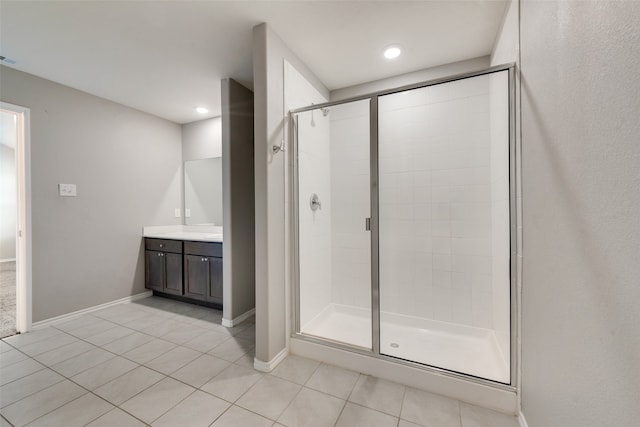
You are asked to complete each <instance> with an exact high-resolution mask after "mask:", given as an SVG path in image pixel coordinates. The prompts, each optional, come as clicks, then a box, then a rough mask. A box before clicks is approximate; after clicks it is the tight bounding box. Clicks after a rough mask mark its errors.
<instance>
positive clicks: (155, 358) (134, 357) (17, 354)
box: [0, 297, 518, 427]
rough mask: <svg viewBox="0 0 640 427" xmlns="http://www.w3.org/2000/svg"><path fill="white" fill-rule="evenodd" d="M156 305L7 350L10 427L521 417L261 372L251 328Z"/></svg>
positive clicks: (360, 385)
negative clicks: (256, 365)
mask: <svg viewBox="0 0 640 427" xmlns="http://www.w3.org/2000/svg"><path fill="white" fill-rule="evenodd" d="M220 321H221V313H220V311H218V310H213V309H208V308H203V307H198V306H195V305H191V304H185V303H181V302H177V301H172V300H167V299H163V298H158V297H151V298H146V299H143V300H139V301H137V302H134V303H129V304H121V305H117V306H113V307H109V308H106V309H103V310H100V311H96V312H92V313H91V314H86V315H83V316H81V317H78V318H76V319H73V320H71V321H67V322H64V323H58V324H55V325H53V326H49V327H47V328H44V329H39V330H37V331H34V332H30V333H27V334H23V335H16V336H13V337H10V338H7V339H5V340H2V341H0V408H1V409H0V414H1V415H2V417H0V427H4V426H11V425H14V426H22V425H29V426H49V427H51V426H65V427H71V426H85V425H86V426H92V427H96V426H117V427H127V426H145V425H152V426H180V427H190V426H213V427H226V426H229V427H252V426H287V427H304V426H341V427H356V426H366V427H375V426H399V427H400V426H401V427H410V426H428V427H449V426H455V427H517V426H518V422H517V420H516V418H515V417H511V416H507V415H504V414H500V413H496V412H492V411H489V410H486V409H482V408H479V407H475V406H472V405H468V404H465V403H462V402H458V401H456V400H452V399H448V398H445V397H442V396H438V395H434V394H431V393H426V392H423V391H420V390H416V389H413V388H410V387H405V386H403V385H401V384H396V383H392V382H389V381H385V380H381V379H379V378H376V377H371V376H367V375H362V374H359V373H357V372H353V371H348V370H345V369H342V368H338V367H335V366H331V365H326V364H322V363H319V362H317V361H314V360H309V359H304V358H300V357H297V356H289V357H287V358H286V359H285V360H284V361H283V362H282V363H281V364H280V365H279V366H278V367H277V368H276V369H274V371H273V372H272V373H270V374H263V373H261V372H258V371H256V370H254V369H253V346H254V344H253V343H254V341H255V337H254V334H255V327H254V324H253V319H250V320H248V321H246V322H244V323H243V324H241V325H239V326H237V327H235V328H232V329H229V328H225V327H223V326H221V325H220Z"/></svg>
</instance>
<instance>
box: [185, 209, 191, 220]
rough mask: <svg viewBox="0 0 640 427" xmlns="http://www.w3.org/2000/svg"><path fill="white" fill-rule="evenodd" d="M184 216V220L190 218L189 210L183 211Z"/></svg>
mask: <svg viewBox="0 0 640 427" xmlns="http://www.w3.org/2000/svg"><path fill="white" fill-rule="evenodd" d="M184 216H185V218H191V209H185V210H184Z"/></svg>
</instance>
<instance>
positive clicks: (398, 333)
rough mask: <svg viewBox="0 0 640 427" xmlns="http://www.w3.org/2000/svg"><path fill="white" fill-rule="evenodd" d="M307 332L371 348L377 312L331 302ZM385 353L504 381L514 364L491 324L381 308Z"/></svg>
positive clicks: (304, 331)
mask: <svg viewBox="0 0 640 427" xmlns="http://www.w3.org/2000/svg"><path fill="white" fill-rule="evenodd" d="M302 332H303V333H305V334H308V335H313V336H316V337H320V338H325V339H330V340H333V341H338V342H342V343H346V344H350V345H355V346H358V347H363V348H367V349H371V312H370V311H369V310H367V309H363V308H360V307H353V306H346V305H340V304H329V305H328V306H327V307H326V308H325V309H324V310H323V311H322V312H320V314H318V315H317V316H316V317H315V318H314V319H312V320H311V321H310V322H308V323H307V324H306V325H305V326H304V327H303V328H302ZM380 353H382V354H385V355H387V356H393V357H397V358H400V359H404V360H410V361H413V362H418V363H422V364H425V365H429V366H434V367H438V368H443V369H448V370H451V371H455V372H460V373H464V374H468V375H473V376H476V377H480V378H486V379H489V380H493V381H498V382H502V383H508V382H509V366H508V364H507V362H506V360H505V357H504V356H503V354H502V351H501V350H500V347H499V345H498V341H497V339H496V336H495V333H494V332H493V331H492V330H490V329H482V328H475V327H471V326H465V325H459V324H453V323H448V322H440V321H435V320H430V319H423V318H419V317H411V316H404V315H400V314H396V313H386V312H382V313H380Z"/></svg>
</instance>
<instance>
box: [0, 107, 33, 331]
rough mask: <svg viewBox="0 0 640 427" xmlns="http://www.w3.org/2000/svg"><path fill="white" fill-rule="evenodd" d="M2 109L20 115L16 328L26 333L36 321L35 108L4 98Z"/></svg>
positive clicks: (17, 152) (18, 138)
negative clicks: (33, 242) (32, 192)
mask: <svg viewBox="0 0 640 427" xmlns="http://www.w3.org/2000/svg"><path fill="white" fill-rule="evenodd" d="M0 109H2V110H6V111H10V112H12V113H14V114H16V116H17V123H16V125H17V126H16V131H17V134H18V135H17V139H16V154H15V159H16V180H17V186H18V188H17V198H18V200H17V208H18V209H17V210H18V212H17V217H16V220H17V221H16V331H17V332H18V333H24V332H28V331H30V330H31V325H32V320H33V317H32V287H31V285H32V282H31V280H32V274H31V273H32V271H31V270H32V251H31V248H32V238H31V230H32V228H31V120H30V119H31V110H30V109H29V108H26V107H21V106H19V105H14V104H9V103H7V102H0Z"/></svg>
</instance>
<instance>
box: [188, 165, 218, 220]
mask: <svg viewBox="0 0 640 427" xmlns="http://www.w3.org/2000/svg"><path fill="white" fill-rule="evenodd" d="M184 207H185V212H184V223H185V224H186V225H218V226H221V225H222V157H213V158H210V159H200V160H188V161H186V162H184Z"/></svg>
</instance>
